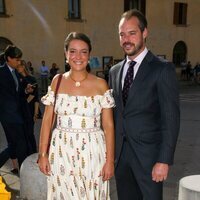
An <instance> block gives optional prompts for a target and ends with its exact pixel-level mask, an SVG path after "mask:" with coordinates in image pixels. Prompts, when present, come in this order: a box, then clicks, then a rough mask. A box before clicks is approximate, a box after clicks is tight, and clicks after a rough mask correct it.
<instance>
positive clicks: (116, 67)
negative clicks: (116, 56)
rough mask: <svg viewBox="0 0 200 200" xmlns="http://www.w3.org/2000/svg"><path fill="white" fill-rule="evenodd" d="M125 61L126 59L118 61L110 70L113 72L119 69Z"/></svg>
mask: <svg viewBox="0 0 200 200" xmlns="http://www.w3.org/2000/svg"><path fill="white" fill-rule="evenodd" d="M124 62H125V60H122V61H120V62H118V63H117V64H115V65H113V66H112V67H111V68H110V71H111V72H113V71H117V70H119V69H120V68H121V67H122V66H123V64H124Z"/></svg>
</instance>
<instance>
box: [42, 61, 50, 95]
mask: <svg viewBox="0 0 200 200" xmlns="http://www.w3.org/2000/svg"><path fill="white" fill-rule="evenodd" d="M48 74H49V68H48V66H46V65H45V61H44V60H42V65H41V66H40V76H41V84H42V85H41V87H42V93H43V94H44V93H45V94H46V93H47V89H48Z"/></svg>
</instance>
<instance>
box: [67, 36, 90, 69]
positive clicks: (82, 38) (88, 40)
mask: <svg viewBox="0 0 200 200" xmlns="http://www.w3.org/2000/svg"><path fill="white" fill-rule="evenodd" d="M72 40H81V41H83V42H85V43H86V44H87V45H88V49H89V52H91V50H92V45H91V42H90V39H89V37H88V36H87V35H85V34H84V33H77V32H71V33H69V35H68V36H67V37H66V39H65V42H64V50H65V51H68V48H69V44H70V42H71V41H72ZM66 68H70V66H69V64H68V63H67V64H66ZM86 69H87V71H88V72H90V71H91V68H90V65H89V63H88V64H87V66H86Z"/></svg>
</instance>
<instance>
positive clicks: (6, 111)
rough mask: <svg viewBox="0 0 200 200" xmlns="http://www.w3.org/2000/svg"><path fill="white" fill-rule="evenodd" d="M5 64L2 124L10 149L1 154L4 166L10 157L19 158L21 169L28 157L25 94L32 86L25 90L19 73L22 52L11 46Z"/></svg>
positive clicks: (0, 83) (0, 77)
mask: <svg viewBox="0 0 200 200" xmlns="http://www.w3.org/2000/svg"><path fill="white" fill-rule="evenodd" d="M4 57H5V64H4V65H2V66H1V67H0V97H1V98H0V122H1V124H2V127H3V129H4V132H5V135H6V139H7V142H8V148H7V149H5V150H4V151H3V152H2V153H1V154H0V156H1V157H0V163H1V165H3V162H5V161H6V160H7V159H8V158H9V157H10V158H11V159H12V161H15V159H16V158H17V160H18V164H19V167H20V166H21V164H22V162H23V161H24V159H25V158H26V157H27V141H26V136H25V134H26V133H25V130H24V119H23V116H24V108H25V107H26V105H25V104H26V103H27V102H26V97H25V92H28V93H29V92H31V88H30V85H27V88H23V87H22V85H21V82H20V79H19V74H18V72H17V70H16V69H17V67H18V65H19V64H20V62H21V57H22V51H21V50H20V49H19V48H17V47H16V46H13V45H9V46H8V47H7V48H6V49H5V52H4Z"/></svg>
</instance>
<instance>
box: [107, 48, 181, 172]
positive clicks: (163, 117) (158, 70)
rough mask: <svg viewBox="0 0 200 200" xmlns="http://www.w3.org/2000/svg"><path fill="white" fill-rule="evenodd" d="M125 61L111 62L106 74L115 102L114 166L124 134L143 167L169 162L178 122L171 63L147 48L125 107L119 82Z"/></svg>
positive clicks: (176, 89)
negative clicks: (108, 71)
mask: <svg viewBox="0 0 200 200" xmlns="http://www.w3.org/2000/svg"><path fill="white" fill-rule="evenodd" d="M124 63H125V61H122V62H120V63H118V64H116V65H115V66H113V67H112V68H111V70H110V77H109V84H110V87H111V88H112V89H113V92H114V93H113V95H114V99H115V103H116V107H115V108H114V120H115V131H116V132H115V134H116V144H115V146H116V152H115V153H116V154H115V155H116V166H117V163H118V161H119V159H120V153H121V149H122V145H123V141H124V138H126V140H127V141H128V142H129V144H130V145H131V149H132V150H133V151H134V153H135V155H136V157H137V162H140V164H141V165H142V166H143V167H144V169H145V168H146V169H149V170H152V166H153V165H154V164H155V163H156V162H162V163H167V164H172V163H173V157H174V151H175V146H176V141H177V136H178V132H179V126H180V111H179V92H178V84H177V78H176V72H175V68H174V65H173V64H172V63H169V62H163V61H161V60H159V59H158V58H157V57H156V56H154V55H153V54H152V53H151V52H148V53H147V55H146V56H145V58H144V60H143V61H142V63H141V65H140V67H139V70H138V72H137V74H136V77H135V79H134V82H133V84H132V86H131V88H130V90H129V95H128V99H127V102H126V106H125V107H124V106H123V100H122V85H121V76H122V71H123V65H124ZM127 156H129V155H127ZM130 159H132V158H130Z"/></svg>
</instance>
